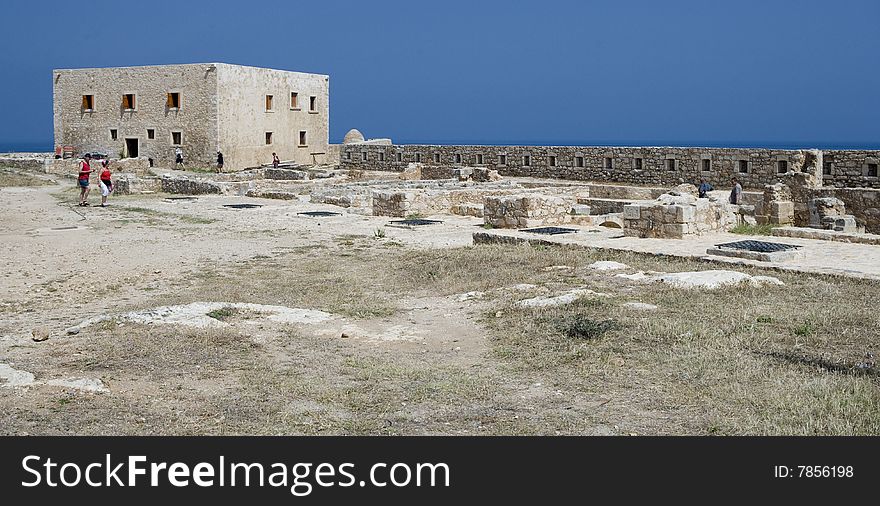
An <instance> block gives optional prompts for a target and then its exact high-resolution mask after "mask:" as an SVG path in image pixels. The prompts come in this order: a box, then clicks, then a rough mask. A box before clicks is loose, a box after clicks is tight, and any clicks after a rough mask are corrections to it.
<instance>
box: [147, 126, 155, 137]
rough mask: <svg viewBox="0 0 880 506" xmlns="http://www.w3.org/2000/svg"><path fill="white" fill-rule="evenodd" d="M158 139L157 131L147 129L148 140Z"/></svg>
mask: <svg viewBox="0 0 880 506" xmlns="http://www.w3.org/2000/svg"><path fill="white" fill-rule="evenodd" d="M155 138H156V130H154V129H152V128H148V129H147V139H155Z"/></svg>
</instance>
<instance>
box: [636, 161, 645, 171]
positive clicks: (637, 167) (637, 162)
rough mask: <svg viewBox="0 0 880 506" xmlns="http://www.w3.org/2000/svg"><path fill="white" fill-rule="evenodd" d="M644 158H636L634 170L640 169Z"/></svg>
mask: <svg viewBox="0 0 880 506" xmlns="http://www.w3.org/2000/svg"><path fill="white" fill-rule="evenodd" d="M644 163H645V162H644V160H643V159H642V158H636V167H635V169H636V170H642V166H643V165H644Z"/></svg>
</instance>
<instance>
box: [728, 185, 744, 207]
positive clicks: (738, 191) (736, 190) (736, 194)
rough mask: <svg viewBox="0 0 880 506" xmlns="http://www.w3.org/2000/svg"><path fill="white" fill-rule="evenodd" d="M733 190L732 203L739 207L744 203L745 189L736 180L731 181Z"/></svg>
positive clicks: (731, 193) (731, 191)
mask: <svg viewBox="0 0 880 506" xmlns="http://www.w3.org/2000/svg"><path fill="white" fill-rule="evenodd" d="M731 182H732V183H733V189H732V190H730V203H731V204H736V205H739V203H740V202H742V193H743V187H742V185H741V184H739V181H737V179H736V178H733V179H731Z"/></svg>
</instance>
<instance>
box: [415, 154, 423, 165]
mask: <svg viewBox="0 0 880 506" xmlns="http://www.w3.org/2000/svg"><path fill="white" fill-rule="evenodd" d="M421 161H422V154H421V153H416V163H421Z"/></svg>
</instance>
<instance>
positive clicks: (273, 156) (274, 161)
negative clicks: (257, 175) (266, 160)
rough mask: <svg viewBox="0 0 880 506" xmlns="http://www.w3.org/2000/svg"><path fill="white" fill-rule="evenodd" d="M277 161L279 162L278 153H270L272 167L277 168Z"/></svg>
mask: <svg viewBox="0 0 880 506" xmlns="http://www.w3.org/2000/svg"><path fill="white" fill-rule="evenodd" d="M279 163H281V160H280V159H279V158H278V155H276V154H275V153H272V168H274V169H277V168H278V164H279Z"/></svg>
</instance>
